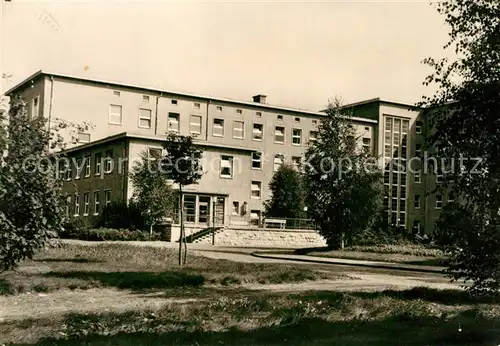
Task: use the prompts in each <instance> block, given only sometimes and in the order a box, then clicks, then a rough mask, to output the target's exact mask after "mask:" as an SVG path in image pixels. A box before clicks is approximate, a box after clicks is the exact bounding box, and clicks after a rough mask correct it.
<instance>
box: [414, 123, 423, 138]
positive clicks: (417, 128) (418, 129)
mask: <svg viewBox="0 0 500 346" xmlns="http://www.w3.org/2000/svg"><path fill="white" fill-rule="evenodd" d="M415 133H416V134H417V135H420V134H422V122H421V121H416V122H415Z"/></svg>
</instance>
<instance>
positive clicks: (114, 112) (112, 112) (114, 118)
mask: <svg viewBox="0 0 500 346" xmlns="http://www.w3.org/2000/svg"><path fill="white" fill-rule="evenodd" d="M108 122H109V123H110V124H115V125H121V124H122V106H119V105H110V106H109V119H108Z"/></svg>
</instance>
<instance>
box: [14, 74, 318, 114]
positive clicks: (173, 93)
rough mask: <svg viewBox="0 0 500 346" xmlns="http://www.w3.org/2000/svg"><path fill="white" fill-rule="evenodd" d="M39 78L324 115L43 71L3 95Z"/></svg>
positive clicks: (298, 109)
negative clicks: (59, 79) (49, 77)
mask: <svg viewBox="0 0 500 346" xmlns="http://www.w3.org/2000/svg"><path fill="white" fill-rule="evenodd" d="M41 76H53V77H57V78H61V79H68V80H74V81H81V82H87V83H94V84H101V85H107V86H112V87H121V88H128V89H135V90H143V91H148V92H154V93H159V94H162V93H163V94H169V95H175V96H187V97H191V98H196V99H200V100H210V101H215V102H224V103H232V104H241V105H245V106H251V107H256V108H263V109H272V110H277V111H286V112H294V113H297V112H299V113H303V114H308V115H314V116H318V115H319V116H324V115H325V114H324V113H323V112H314V111H310V110H306V109H300V108H290V107H283V106H277V105H270V104H266V103H259V102H249V101H241V100H234V99H230V98H222V97H212V96H207V95H200V94H192V93H184V92H178V91H172V90H165V89H161V88H154V87H147V86H141V85H133V84H126V83H118V82H113V81H107V80H101V79H91V78H85V77H80V76H73V75H67V74H61V73H53V72H50V71H44V70H38V71H37V72H35V73H33V74H32V75H30V76H29V77H27V78H25V79H24V80H22V81H21V82H19V83H17V84H16V85H14V86H13V87H12V88H10V89H9V90H7V91H6V92H5V95H8V96H9V94H11V93H12V92H14V91H16V90H17V89H19V88H21V87H23V86H24V85H26V84H27V83H29V82H30V81H32V80H34V79H36V78H38V77H41Z"/></svg>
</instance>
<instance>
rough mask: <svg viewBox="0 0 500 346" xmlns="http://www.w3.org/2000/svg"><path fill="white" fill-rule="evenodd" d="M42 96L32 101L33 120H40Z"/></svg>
mask: <svg viewBox="0 0 500 346" xmlns="http://www.w3.org/2000/svg"><path fill="white" fill-rule="evenodd" d="M39 112H40V96H37V97H34V98H33V100H32V101H31V119H35V118H38V116H39V115H40V113H39Z"/></svg>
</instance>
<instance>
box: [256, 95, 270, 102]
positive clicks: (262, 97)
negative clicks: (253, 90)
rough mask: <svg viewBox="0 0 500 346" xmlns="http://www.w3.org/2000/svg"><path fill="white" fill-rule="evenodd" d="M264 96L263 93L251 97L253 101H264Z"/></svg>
mask: <svg viewBox="0 0 500 346" xmlns="http://www.w3.org/2000/svg"><path fill="white" fill-rule="evenodd" d="M266 97H267V95H263V94H258V95H255V96H254V97H253V102H257V103H266Z"/></svg>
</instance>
